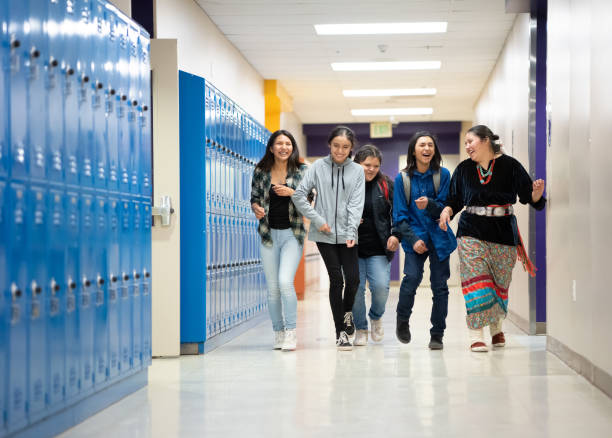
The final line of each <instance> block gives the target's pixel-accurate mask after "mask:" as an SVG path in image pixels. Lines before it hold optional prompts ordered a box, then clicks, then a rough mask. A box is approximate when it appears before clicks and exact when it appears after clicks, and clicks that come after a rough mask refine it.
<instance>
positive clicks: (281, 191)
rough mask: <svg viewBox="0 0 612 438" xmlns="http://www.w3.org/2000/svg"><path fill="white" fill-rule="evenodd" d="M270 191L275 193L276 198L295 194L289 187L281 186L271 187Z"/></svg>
mask: <svg viewBox="0 0 612 438" xmlns="http://www.w3.org/2000/svg"><path fill="white" fill-rule="evenodd" d="M272 190H274V193H276V194H277V195H278V196H291V195H293V194H294V193H295V190H293V189H292V188H291V187H287V186H283V185H281V184H274V185H272Z"/></svg>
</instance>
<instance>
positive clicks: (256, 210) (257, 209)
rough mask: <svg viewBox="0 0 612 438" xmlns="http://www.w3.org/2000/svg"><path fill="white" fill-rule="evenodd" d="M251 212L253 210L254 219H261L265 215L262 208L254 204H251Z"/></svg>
mask: <svg viewBox="0 0 612 438" xmlns="http://www.w3.org/2000/svg"><path fill="white" fill-rule="evenodd" d="M251 210H253V213H255V217H256V218H257V219H261V218H262V217H264V216H265V215H266V211H265V210H264V209H263V207H262V206H261V205H259V204H257V203H255V202H253V203H252V204H251Z"/></svg>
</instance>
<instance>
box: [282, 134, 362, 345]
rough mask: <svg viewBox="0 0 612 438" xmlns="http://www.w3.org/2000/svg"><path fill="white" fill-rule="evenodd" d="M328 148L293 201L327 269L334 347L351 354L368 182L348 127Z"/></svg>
mask: <svg viewBox="0 0 612 438" xmlns="http://www.w3.org/2000/svg"><path fill="white" fill-rule="evenodd" d="M327 143H328V145H329V148H330V154H329V155H328V156H327V157H325V158H321V159H319V160H317V161H315V162H314V163H313V165H312V166H311V167H310V168H309V169H308V170H307V171H306V174H305V175H304V179H302V182H301V183H300V185H299V186H298V188H297V190H296V191H295V193H294V194H293V196H292V199H293V202H294V203H295V206H296V207H297V208H298V210H299V211H300V212H301V213H302V214H303V215H304V216H305V217H306V218H308V219H309V220H310V221H311V223H310V229H309V231H308V238H309V239H310V240H312V241H314V242H316V243H317V248H318V249H319V252H320V253H321V257H322V258H323V262H324V263H325V266H326V268H327V273H328V275H329V303H330V305H331V310H332V314H333V317H334V325H335V327H336V346H337V347H338V349H339V350H351V349H352V348H353V345H352V343H351V341H350V339H349V336H350V335H352V334H353V333H354V332H355V327H354V325H353V314H352V309H353V302H354V300H355V293H356V292H357V287H358V286H359V268H358V266H359V264H358V254H357V246H356V245H357V227H358V226H359V221H360V220H361V213H362V211H363V203H364V197H365V187H364V183H365V177H364V173H363V168H362V167H361V166H360V165H359V164H355V163H354V162H353V161H352V160H351V158H350V155H351V151H352V150H353V147H354V146H355V134H354V132H353V131H352V130H351V129H350V128H347V127H345V126H338V127H336V128H335V129H334V130H333V131H332V132H331V134H330V135H329V138H328V141H327ZM312 189H315V190H316V192H317V196H316V199H315V203H314V207H313V206H311V205H310V203H309V202H308V200H307V199H306V196H307V195H308V193H310V191H311V190H312ZM343 274H344V276H343ZM345 282H346V284H345ZM343 289H344V293H343Z"/></svg>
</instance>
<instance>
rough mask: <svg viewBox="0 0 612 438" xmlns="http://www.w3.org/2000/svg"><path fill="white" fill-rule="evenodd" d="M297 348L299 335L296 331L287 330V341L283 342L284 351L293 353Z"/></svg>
mask: <svg viewBox="0 0 612 438" xmlns="http://www.w3.org/2000/svg"><path fill="white" fill-rule="evenodd" d="M296 346H297V335H296V332H295V329H287V330H285V341H284V342H283V351H293V350H295V348H296Z"/></svg>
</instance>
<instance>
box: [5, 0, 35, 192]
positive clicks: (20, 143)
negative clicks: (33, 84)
mask: <svg viewBox="0 0 612 438" xmlns="http://www.w3.org/2000/svg"><path fill="white" fill-rule="evenodd" d="M7 6H8V12H9V17H10V18H9V22H8V33H9V46H10V49H9V50H10V54H9V66H10V68H9V72H10V73H9V90H10V92H9V96H8V99H9V111H8V115H9V120H10V123H9V132H10V143H11V144H10V154H11V158H10V161H11V162H10V164H9V166H10V169H11V175H12V178H13V179H14V180H17V181H22V182H25V181H26V180H27V179H28V171H29V168H30V166H29V162H28V160H29V158H30V156H31V154H30V151H29V150H28V149H27V145H28V141H29V139H28V125H27V122H28V78H27V74H26V62H27V61H28V59H29V56H30V53H29V50H30V43H29V36H28V33H27V32H26V29H27V28H28V26H29V23H28V2H27V1H25V0H9V2H8V5H7ZM5 66H6V65H5V64H3V68H5Z"/></svg>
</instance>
